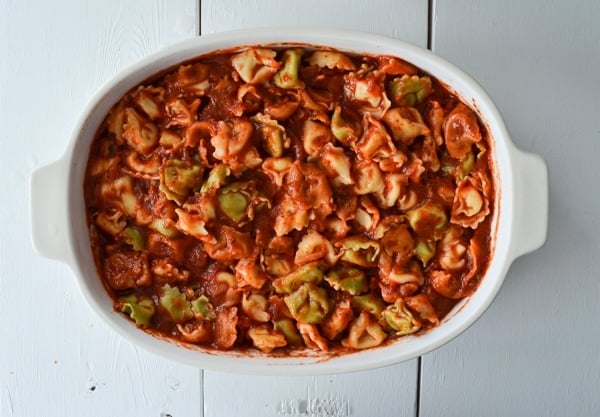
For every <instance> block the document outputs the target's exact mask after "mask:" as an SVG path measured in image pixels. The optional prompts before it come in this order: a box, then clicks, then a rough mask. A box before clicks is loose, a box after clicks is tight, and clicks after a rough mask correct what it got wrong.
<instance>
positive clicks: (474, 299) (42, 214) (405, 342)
mask: <svg viewBox="0 0 600 417" xmlns="http://www.w3.org/2000/svg"><path fill="white" fill-rule="evenodd" d="M290 44H308V45H324V46H328V47H332V48H335V49H339V50H345V51H349V52H354V53H358V54H361V53H367V54H374V55H378V54H386V55H394V56H398V57H401V58H403V59H405V60H407V61H409V62H411V63H413V64H414V65H416V66H418V67H420V68H421V69H423V70H424V71H426V72H428V73H429V74H431V75H432V76H434V77H436V78H437V79H438V80H440V81H442V82H443V83H445V84H446V85H447V86H449V88H450V89H451V90H452V91H453V92H454V93H455V94H456V95H458V96H459V97H460V98H461V99H462V100H463V101H464V102H467V103H470V104H471V105H472V107H473V108H474V109H475V110H476V111H477V112H478V113H479V116H480V118H481V120H482V121H483V123H484V124H485V125H486V127H487V129H488V131H489V133H490V136H491V137H492V143H493V147H494V149H493V154H494V162H495V166H496V172H497V178H496V183H497V192H498V204H497V208H496V213H497V214H496V218H495V225H494V227H493V229H494V230H496V237H495V241H494V246H495V248H494V254H493V256H492V261H491V264H490V266H489V268H488V271H487V274H486V276H485V278H484V279H483V281H482V283H481V285H480V287H479V288H478V290H477V291H476V292H475V294H473V295H472V296H471V297H469V298H467V299H464V300H462V301H461V302H460V303H459V304H458V305H456V307H455V308H454V309H453V310H452V312H451V313H450V314H448V315H447V316H446V317H445V318H444V319H443V320H442V323H441V324H440V326H438V327H436V328H434V329H432V330H430V331H428V332H427V333H425V334H421V335H418V336H408V337H403V338H401V339H399V340H397V341H396V342H394V343H391V344H389V345H386V346H382V347H379V348H375V349H371V350H366V351H361V352H356V353H352V354H346V355H342V356H324V355H322V354H318V353H314V354H306V355H304V356H302V357H277V356H269V355H265V354H258V353H257V354H250V353H248V352H245V353H241V352H215V351H208V350H204V349H202V348H199V347H194V346H187V345H185V346H184V345H181V344H178V343H175V342H173V341H170V340H163V339H161V338H160V337H156V336H152V335H150V334H148V333H145V332H142V331H140V330H139V329H137V328H136V327H135V325H134V324H133V323H131V322H130V321H128V320H126V319H125V318H124V317H123V316H122V315H121V314H120V313H117V312H115V311H114V309H113V304H112V300H111V299H110V297H108V295H107V294H106V290H105V288H104V287H103V285H102V283H101V280H100V279H99V277H98V275H97V271H96V266H95V264H94V260H93V257H92V253H91V249H90V244H89V238H88V227H87V222H86V216H85V204H84V199H83V178H84V171H85V167H86V161H87V155H88V152H89V146H90V143H91V141H92V139H93V137H94V135H95V132H96V130H97V128H98V126H99V124H100V123H101V122H102V120H103V119H104V117H105V115H106V113H107V112H108V110H109V108H110V107H111V106H112V105H113V104H114V103H115V102H116V101H117V100H118V99H120V97H121V96H122V95H123V94H124V93H126V92H127V91H128V90H129V89H130V88H132V87H133V86H135V85H137V84H138V83H140V82H142V81H143V80H145V79H147V78H149V77H150V76H152V75H154V74H156V73H158V72H160V71H162V70H164V69H166V68H169V67H172V66H173V65H176V64H178V63H181V62H184V61H187V60H189V59H191V58H194V57H196V56H198V55H202V54H205V53H208V52H212V51H217V50H222V49H230V48H232V47H238V46H244V45H274V46H275V45H277V46H285V45H290ZM547 199H548V179H547V168H546V165H545V163H544V161H543V160H542V159H541V158H540V157H539V156H536V155H531V154H528V153H525V152H522V151H520V150H518V149H517V148H516V147H515V146H514V145H513V143H512V141H511V139H510V137H509V135H508V132H507V130H506V128H505V126H504V123H503V121H502V118H501V116H500V114H499V112H498V110H497V109H496V107H495V105H494V104H493V102H492V100H491V99H490V98H489V97H488V96H487V94H486V93H485V92H484V91H483V90H482V89H481V87H479V86H478V84H477V83H476V82H475V81H474V80H472V79H471V78H470V77H469V76H468V75H466V74H465V73H464V72H462V71H461V70H459V69H458V68H456V67H455V66H453V65H452V64H450V63H448V62H446V61H444V60H443V59H441V58H439V57H438V56H436V55H435V54H433V53H431V52H429V51H427V50H423V49H421V48H418V47H415V46H413V45H410V44H407V43H404V42H401V41H398V40H394V39H391V38H385V37H381V36H377V35H373V34H367V33H361V32H350V31H341V30H326V29H310V28H296V29H284V28H273V29H254V30H244V31H235V32H227V33H221V34H215V35H210V36H203V37H201V38H196V39H191V40H189V41H185V42H182V43H179V44H177V45H173V46H171V47H168V48H166V49H164V50H162V51H160V52H158V53H156V54H154V55H152V56H149V57H147V58H145V59H143V60H142V61H140V62H138V63H137V64H135V65H133V66H132V67H130V68H128V69H126V70H124V71H123V72H121V73H120V74H119V75H117V76H116V77H115V78H114V79H113V80H112V81H111V82H109V83H107V84H106V85H105V86H104V87H103V88H102V89H101V90H100V91H98V92H97V93H96V95H95V96H94V97H93V99H92V100H91V102H90V104H89V105H88V107H87V108H86V109H84V111H83V113H82V116H81V118H80V120H79V122H78V124H77V125H76V127H75V130H74V134H73V137H72V139H71V141H70V143H69V145H68V148H67V151H66V152H65V154H64V156H63V157H62V158H61V159H59V160H58V161H56V162H54V163H52V164H50V165H48V166H45V167H43V168H40V169H38V170H37V171H35V172H34V173H33V176H32V179H31V217H32V233H33V242H34V246H35V247H36V249H37V250H38V251H39V252H40V253H41V254H42V255H44V256H47V257H49V258H53V259H57V260H60V261H63V262H65V263H66V264H68V265H69V266H70V267H71V269H72V270H73V272H74V274H75V276H76V278H77V281H78V284H79V287H80V289H81V292H82V294H83V295H84V299H85V300H86V301H87V302H88V303H89V304H90V306H91V307H92V308H93V309H94V310H95V311H96V312H97V313H98V315H99V316H100V317H101V318H102V319H104V320H105V321H106V322H107V323H108V324H109V325H110V326H111V327H112V328H113V329H114V330H116V331H117V332H118V333H120V334H121V335H122V336H124V337H125V338H126V339H127V340H129V341H130V342H132V343H134V344H136V345H138V346H140V347H142V348H144V349H147V350H149V351H151V352H154V353H157V354H159V355H161V356H164V357H167V358H170V359H172V360H176V361H180V362H183V363H186V364H191V365H194V366H198V367H202V368H206V369H213V370H222V371H231V372H244V373H256V374H281V375H294V374H295V375H300V374H305V375H306V374H329V373H337V372H346V371H356V370H362V369H372V368H375V367H380V366H385V365H389V364H392V363H396V362H399V361H403V360H408V359H412V358H414V357H417V356H419V355H421V354H423V353H425V352H428V351H431V350H432V349H435V348H436V347H439V346H441V345H442V344H444V343H446V342H448V341H449V340H451V339H452V338H454V337H456V336H457V335H459V334H460V333H461V332H462V331H464V330H465V329H466V328H467V327H468V326H470V325H471V324H472V323H473V322H474V321H475V320H476V319H477V318H478V317H480V316H481V314H482V313H483V312H484V311H485V309H486V308H487V307H488V306H489V304H490V303H491V302H492V300H493V299H494V297H495V295H496V294H497V292H498V290H499V288H500V286H501V285H502V282H503V280H504V277H505V275H506V273H507V271H508V268H509V267H510V264H511V263H512V261H513V260H514V259H515V258H516V257H518V256H520V255H523V254H525V253H527V252H530V251H532V250H535V249H537V248H538V247H540V246H541V245H542V244H543V242H544V241H545V238H546V228H547V207H548V202H547Z"/></svg>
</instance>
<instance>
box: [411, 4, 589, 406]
mask: <svg viewBox="0 0 600 417" xmlns="http://www.w3.org/2000/svg"><path fill="white" fill-rule="evenodd" d="M599 16H600V3H599V2H597V1H575V2H563V1H547V2H543V5H542V3H540V2H533V1H530V2H523V1H521V0H510V1H483V2H472V1H468V0H460V1H456V0H452V1H450V0H438V1H436V2H435V13H434V18H435V26H434V31H433V35H434V36H433V47H434V50H435V52H437V53H439V54H441V55H443V56H445V57H446V58H448V59H449V60H451V61H453V62H455V63H456V64H458V65H460V66H462V67H463V68H464V69H465V70H467V71H468V72H470V73H471V74H473V76H474V77H475V78H477V79H478V80H480V82H481V83H482V85H483V86H484V87H485V88H486V89H487V90H488V91H489V93H490V94H491V95H492V97H494V98H495V100H496V102H497V104H498V106H499V108H500V110H501V112H502V113H503V114H504V116H505V120H506V123H507V125H508V128H509V130H510V132H511V134H512V136H513V138H514V140H515V143H517V144H518V146H520V147H521V148H523V149H526V150H529V151H532V152H535V153H539V154H541V155H542V156H543V157H544V158H545V159H546V161H547V162H548V165H549V172H550V210H549V216H550V219H549V233H548V241H547V244H546V245H545V247H544V248H542V249H541V250H540V251H538V252H536V253H533V254H530V255H528V256H526V257H523V258H521V259H518V260H517V262H515V264H514V265H513V267H512V268H511V270H510V272H509V274H508V276H507V277H506V281H505V284H504V286H503V288H502V290H501V292H500V294H499V296H498V298H497V300H496V301H495V302H494V303H493V304H492V307H491V308H490V310H489V311H488V312H487V313H486V314H485V315H484V316H483V317H482V318H481V319H480V320H479V321H478V323H477V324H476V325H475V326H473V327H472V328H471V329H470V330H469V331H468V332H466V333H465V334H464V335H463V336H462V337H459V338H458V339H456V340H455V341H454V342H452V343H450V344H448V345H447V346H445V347H443V348H441V349H439V350H437V351H435V352H434V353H431V354H428V355H425V356H424V357H423V369H422V385H421V388H422V389H421V410H420V411H421V413H420V414H421V416H427V417H429V416H431V417H440V416H598V415H600V353H599V352H600V351H599V347H600V326H599V325H598V317H600V302H599V300H600V279H599V278H600V256H598V255H599V248H600V218H599V217H598V209H599V208H600V198H599V193H598V184H599V183H600V170H599V169H598V155H600V82H599V81H598V75H599V74H600V25H598V17H599Z"/></svg>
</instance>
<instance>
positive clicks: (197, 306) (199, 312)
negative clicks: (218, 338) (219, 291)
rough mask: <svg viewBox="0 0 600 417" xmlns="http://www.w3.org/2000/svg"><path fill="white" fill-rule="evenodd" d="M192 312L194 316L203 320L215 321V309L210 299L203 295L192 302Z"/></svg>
mask: <svg viewBox="0 0 600 417" xmlns="http://www.w3.org/2000/svg"><path fill="white" fill-rule="evenodd" d="M190 305H191V307H192V312H193V313H194V315H195V316H196V317H198V318H200V319H202V320H208V321H212V320H214V319H215V317H216V314H215V310H214V307H213V306H212V304H211V303H210V301H209V300H208V297H207V296H205V295H201V296H200V297H198V298H196V299H194V300H192V301H191V302H190Z"/></svg>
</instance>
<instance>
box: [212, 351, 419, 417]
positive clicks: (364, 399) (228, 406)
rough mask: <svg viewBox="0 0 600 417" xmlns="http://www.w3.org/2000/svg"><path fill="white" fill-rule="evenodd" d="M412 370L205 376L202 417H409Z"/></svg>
mask: <svg viewBox="0 0 600 417" xmlns="http://www.w3.org/2000/svg"><path fill="white" fill-rule="evenodd" d="M417 366H418V361H416V360H414V361H409V362H406V363H403V364H400V365H395V366H389V367H387V368H382V369H379V370H375V371H366V372H356V373H351V374H345V375H329V376H319V377H277V378H274V377H262V376H261V377H256V376H235V375H230V374H225V373H219V372H205V373H204V415H205V416H206V417H212V416H238V415H244V416H256V417H259V416H260V417H282V416H283V417H304V416H307V417H352V416H357V417H358V416H378V417H400V416H414V415H415V405H416V388H417V387H416V375H417ZM234 392H235V394H234V395H233V397H232V393H234Z"/></svg>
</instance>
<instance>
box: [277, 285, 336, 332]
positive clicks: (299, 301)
mask: <svg viewBox="0 0 600 417" xmlns="http://www.w3.org/2000/svg"><path fill="white" fill-rule="evenodd" d="M283 301H284V302H285V305H286V306H287V307H288V309H289V310H290V313H291V314H292V317H293V318H294V319H296V320H297V321H298V322H299V323H308V324H318V323H320V322H322V321H323V319H325V317H326V316H327V314H328V313H329V310H330V309H331V305H330V300H329V296H328V295H327V290H326V289H325V288H322V287H319V286H317V284H315V283H314V282H308V283H305V284H302V285H301V286H300V288H298V289H297V290H296V291H294V292H293V293H291V294H290V295H287V296H285V297H284V298H283Z"/></svg>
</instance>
